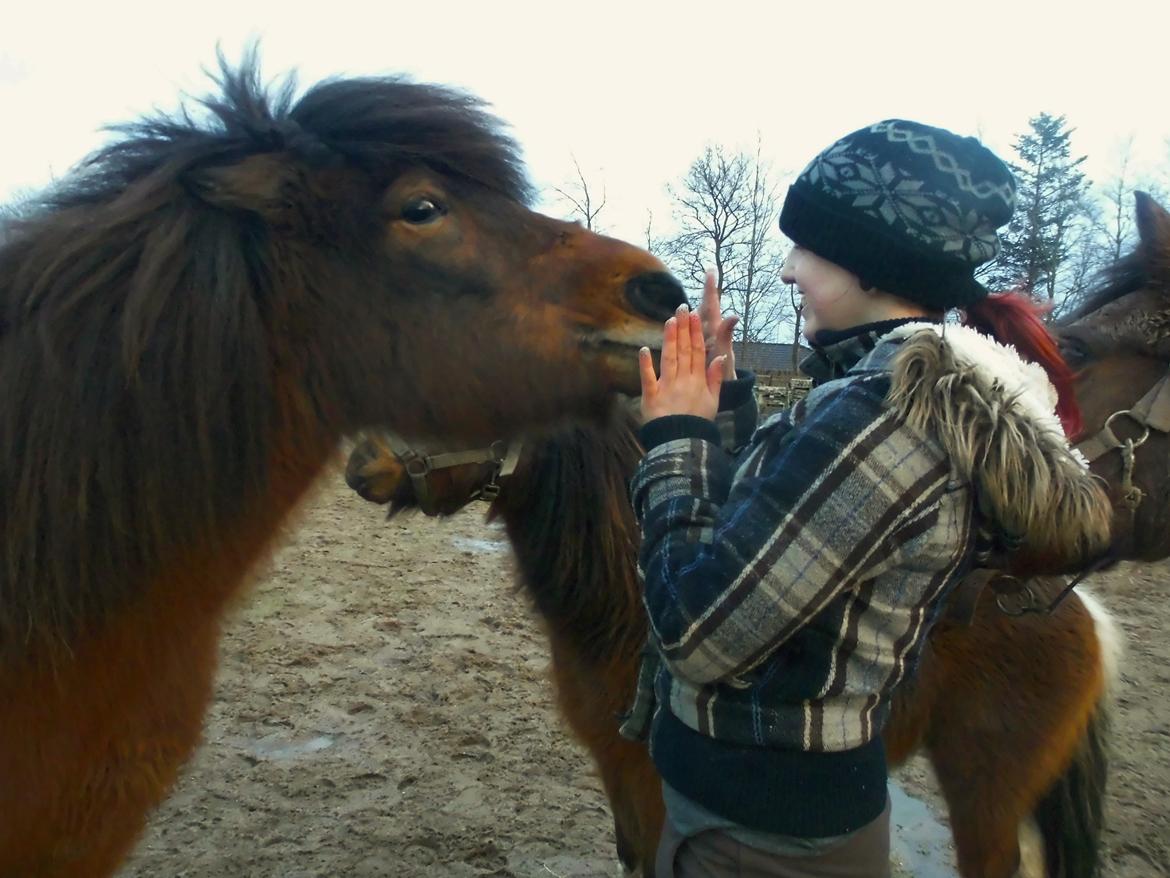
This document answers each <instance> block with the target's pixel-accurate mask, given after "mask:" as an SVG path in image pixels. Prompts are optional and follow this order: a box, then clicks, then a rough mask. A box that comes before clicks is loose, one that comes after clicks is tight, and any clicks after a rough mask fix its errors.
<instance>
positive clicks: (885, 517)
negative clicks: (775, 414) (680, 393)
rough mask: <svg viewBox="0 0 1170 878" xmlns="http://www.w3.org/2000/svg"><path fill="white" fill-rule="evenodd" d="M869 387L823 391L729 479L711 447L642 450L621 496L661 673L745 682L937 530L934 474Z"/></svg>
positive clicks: (762, 440) (722, 456)
mask: <svg viewBox="0 0 1170 878" xmlns="http://www.w3.org/2000/svg"><path fill="white" fill-rule="evenodd" d="M879 383H881V382H879ZM881 384H882V386H876V387H875V386H874V382H872V381H867V380H858V381H851V382H848V383H844V382H842V384H841V386H840V387H837V388H834V387H831V386H826V387H825V388H824V390H825V392H824V393H823V394H822V395H821V398H820V399H819V401H818V402H817V404H816V405H815V407H813V409H812V410H811V411H810V412H809V413H808V415H807V416H806V417H804V418H803V419H802V420H800V421H799V422H798V423H796V424H795V425H794V424H793V423H792V422H791V421H790V420H788V419H781V420H780V421H779V422H778V423H776V424H774V425H772V428H771V429H768V428H765V429H763V430H761V431H760V433H759V434H757V438H756V440H755V442H754V444H753V446H752V447H751V448H750V449H749V450H748V452H747V454H746V458H745V460H744V462H743V464H742V465H741V466H740V467H739V470H738V472H735V473H733V470H732V461H731V459H730V458H729V457H728V456H727V454H726V453H725V452H723V451H722V450H721V449H720V448H719V447H718V446H717V445H716V444H715V442H714V441H712V439H711V437H710V436H708V437H707V438H702V437H700V436H697V435H692V436H686V435H674V436H671V437H670V438H666V439H665V440H664V441H662V442H661V443H659V444H655V445H653V447H650V448H649V451H648V453H647V455H646V457H645V459H644V460H643V461H642V463H641V465H640V466H639V468H638V470H637V472H636V473H635V476H634V479H633V482H632V485H631V493H632V497H633V501H634V508H635V511H636V513H637V515H638V518H639V521H640V523H641V525H642V532H643V537H642V547H641V552H640V555H639V562H640V566H641V569H642V572H643V576H644V580H645V595H644V600H645V604H646V609H647V611H648V614H649V617H650V624H651V630H652V633H653V635H654V637H655V639H656V641H657V642H658V645H659V649H660V652H661V654H662V657H663V659H664V660H665V661H666V662H667V664H668V665H669V666H670V668H671V670H672V672H673V673H675V674H677V675H680V676H682V677H685V678H687V679H689V680H692V681H694V682H697V683H710V682H714V681H718V680H725V679H728V678H733V677H736V676H739V675H741V674H743V673H745V672H747V671H749V670H750V669H751V668H753V667H755V666H756V665H757V664H759V663H760V662H761V661H763V660H764V659H765V658H767V657H768V655H770V654H771V653H772V652H773V651H775V649H777V648H778V647H779V646H780V645H781V644H783V643H784V642H785V641H786V640H787V639H788V638H790V637H791V636H792V635H793V634H794V633H795V632H797V631H799V630H800V629H801V628H802V627H803V626H804V625H806V624H807V623H808V622H809V620H810V619H812V618H813V617H815V616H816V615H817V613H819V612H820V611H821V610H822V609H823V608H824V607H825V606H826V605H827V604H828V603H829V602H830V601H831V600H832V599H833V598H834V597H835V596H837V595H838V594H840V593H841V592H842V591H844V590H849V589H853V588H855V587H857V586H858V585H859V584H860V583H862V582H864V581H866V580H867V579H870V578H872V577H874V576H877V575H878V574H879V573H880V572H882V571H883V570H885V569H888V568H889V567H891V566H893V565H896V564H897V563H899V561H900V559H901V557H902V553H903V552H904V551H905V550H906V547H907V546H908V544H910V543H911V542H913V541H914V540H915V538H916V537H918V536H921V535H922V534H923V533H925V532H926V531H927V530H929V528H930V527H931V525H932V524H933V522H934V521H935V520H937V514H938V506H939V498H940V497H941V495H942V493H943V491H944V490H945V487H946V484H947V482H948V479H949V466H948V464H947V461H946V459H945V458H944V457H943V456H942V454H941V452H939V451H937V449H934V448H933V447H930V446H927V445H926V443H924V441H923V440H922V439H921V438H920V437H918V436H916V435H915V434H913V433H912V432H911V431H910V430H909V428H907V427H906V426H905V425H904V424H902V423H901V422H900V421H898V420H897V418H896V417H895V416H894V414H893V412H891V411H890V410H888V409H887V408H886V407H885V406H884V405H883V399H884V392H883V391H884V383H881ZM662 420H667V419H662ZM652 423H653V422H652ZM708 423H709V422H708ZM647 426H649V425H647ZM733 476H734V477H733Z"/></svg>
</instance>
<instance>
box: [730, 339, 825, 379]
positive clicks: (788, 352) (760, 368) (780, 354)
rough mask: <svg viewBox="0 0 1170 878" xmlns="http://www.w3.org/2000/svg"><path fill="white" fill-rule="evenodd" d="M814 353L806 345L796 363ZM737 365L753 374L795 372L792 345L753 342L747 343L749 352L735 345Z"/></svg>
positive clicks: (737, 344) (802, 347)
mask: <svg viewBox="0 0 1170 878" xmlns="http://www.w3.org/2000/svg"><path fill="white" fill-rule="evenodd" d="M810 353H812V351H811V350H810V349H809V348H808V347H806V346H805V345H803V344H802V345H801V346H800V350H799V351H798V352H797V354H796V362H798V363H799V362H800V361H801V360H803V359H804V358H805V357H806V356H808V355H809V354H810ZM735 365H736V366H738V367H739V368H741V369H748V370H749V371H752V372H794V371H796V370H795V369H794V368H793V365H792V345H790V344H786V343H783V342H771V341H752V342H748V343H747V350H742V349H741V347H740V343H739V342H736V344H735Z"/></svg>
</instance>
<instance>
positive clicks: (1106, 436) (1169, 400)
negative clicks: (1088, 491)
mask: <svg viewBox="0 0 1170 878" xmlns="http://www.w3.org/2000/svg"><path fill="white" fill-rule="evenodd" d="M1121 418H1128V419H1129V420H1131V421H1133V422H1134V423H1135V424H1137V425H1138V427H1139V428H1140V432H1139V433H1138V435H1137V436H1136V437H1130V438H1128V439H1119V438H1118V437H1117V434H1116V433H1115V432H1114V429H1113V427H1114V423H1115V422H1117V421H1119V420H1120V419H1121ZM1151 430H1154V431H1157V432H1159V433H1170V369H1167V372H1166V374H1165V375H1163V376H1162V377H1161V378H1159V379H1158V380H1157V381H1156V382H1154V386H1153V387H1151V388H1150V389H1149V390H1147V391H1146V394H1145V395H1144V396H1143V397H1142V398H1141V399H1139V400H1138V401H1137V402H1135V403H1134V404H1133V405H1132V406H1131V407H1130V408H1128V409H1121V410H1119V411H1116V412H1114V413H1113V414H1111V415H1110V416H1109V417H1108V418H1106V419H1105V423H1104V425H1103V426H1102V427H1101V429H1100V430H1098V431H1097V432H1096V433H1094V434H1093V435H1092V436H1090V437H1089V438H1087V439H1082V440H1081V441H1080V442H1078V443H1077V444H1076V445H1075V446H1074V447H1075V448H1076V450H1077V451H1079V452H1080V453H1081V454H1082V455H1083V456H1084V458H1085V460H1086V461H1088V462H1089V463H1092V462H1093V461H1095V460H1097V459H1098V458H1101V457H1104V456H1105V455H1106V454H1108V453H1109V452H1110V451H1120V452H1121V506H1122V508H1124V509H1125V510H1126V511H1127V512H1128V513H1129V519H1130V527H1131V528H1132V527H1133V525H1134V519H1135V518H1136V516H1137V510H1138V507H1139V506H1140V505H1141V502H1142V500H1144V499H1145V496H1146V495H1145V492H1144V491H1143V490H1142V489H1141V488H1139V487H1138V486H1137V485H1135V484H1134V483H1133V471H1134V466H1135V465H1136V463H1137V455H1136V450H1137V449H1138V448H1140V447H1141V446H1142V445H1143V444H1144V443H1145V441H1146V440H1147V439H1149V438H1150V431H1151ZM1117 560H1119V558H1118V557H1117V556H1116V554H1115V552H1114V550H1113V549H1110V550H1109V551H1108V552H1106V553H1105V555H1104V556H1103V557H1101V558H1098V559H1097V560H1096V561H1094V562H1093V563H1092V564H1090V565H1089V566H1088V567H1087V568H1085V569H1084V570H1083V571H1081V572H1080V573H1078V574H1077V575H1076V576H1074V577H1073V578H1072V579H1071V580H1069V582H1068V584H1067V585H1065V587H1064V588H1063V589H1061V591H1060V593H1059V594H1058V595H1057V596H1056V597H1055V598H1053V599H1052V600H1051V601H1050V602H1048V603H1046V604H1045V603H1041V602H1040V601H1038V600H1037V598H1036V595H1035V593H1034V592H1033V591H1032V589H1031V587H1030V586H1029V585H1028V584H1027V583H1024V582H1020V581H1019V580H1018V579H1016V578H1015V577H1014V576H1010V575H1002V574H1000V575H999V576H997V577H984V579H985V581H986V579H987V578H991V579H995V580H997V588H996V592H997V594H996V598H995V601H996V604H998V606H999V608H1000V609H1001V610H1003V612H1005V613H1007V614H1008V615H1009V616H1024V615H1027V614H1029V613H1050V612H1052V611H1053V610H1055V609H1056V608H1057V607H1058V606H1059V605H1060V603H1061V601H1063V600H1064V599H1065V598H1066V597H1068V595H1069V593H1070V592H1072V590H1073V589H1074V588H1076V587H1077V586H1078V585H1080V583H1081V582H1082V581H1083V580H1084V579H1085V577H1087V576H1088V575H1089V574H1091V573H1096V572H1097V571H1098V570H1100V569H1102V568H1103V567H1107V566H1108V565H1109V564H1111V563H1113V562H1114V561H1117ZM1008 583H1011V584H1013V585H1014V587H1012V586H1011V585H1008Z"/></svg>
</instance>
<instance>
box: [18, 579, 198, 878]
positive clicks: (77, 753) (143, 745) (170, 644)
mask: <svg viewBox="0 0 1170 878" xmlns="http://www.w3.org/2000/svg"><path fill="white" fill-rule="evenodd" d="M193 610H194V608H192V607H191V606H190V605H189V604H188V603H186V602H184V601H182V600H176V601H174V603H173V605H172V606H170V607H167V606H160V605H159V602H158V601H157V600H147V601H144V602H143V603H142V604H140V605H139V606H137V607H133V608H126V609H125V611H124V612H123V613H121V614H120V615H119V616H118V617H117V618H115V619H113V620H111V621H110V622H109V623H108V624H106V625H105V626H104V627H103V629H102V630H101V631H100V632H98V633H95V634H94V635H93V636H91V637H88V638H86V639H83V640H81V641H80V642H78V643H77V644H76V645H75V646H74V648H73V650H72V652H71V654H68V655H66V654H60V655H58V656H56V657H54V659H53V660H52V661H53V665H52V666H51V667H48V666H44V667H42V669H41V670H39V671H36V672H33V671H26V672H24V673H20V672H17V671H16V670H13V669H11V668H10V669H7V670H6V671H5V672H4V674H3V676H2V677H0V693H2V694H0V705H2V707H0V711H2V714H3V718H4V720H3V722H0V777H3V778H4V782H3V784H0V814H2V815H3V818H2V819H0V875H4V876H8V875H21V876H36V878H101V876H107V875H110V874H112V873H113V872H114V870H115V869H116V868H117V866H118V865H119V864H120V863H121V861H122V860H123V858H124V857H125V856H126V855H127V853H128V852H129V850H130V848H131V847H132V846H133V844H134V842H135V841H136V840H137V838H138V836H139V835H140V834H141V832H142V829H143V827H144V825H145V822H146V815H147V814H148V813H149V811H150V809H151V808H153V807H154V806H156V805H157V804H158V803H159V802H160V801H161V800H162V798H163V797H164V796H165V794H166V793H167V791H168V790H169V789H170V787H171V785H172V784H173V783H174V781H175V778H176V777H177V776H178V772H179V769H180V768H181V766H182V764H183V763H184V761H185V760H186V759H187V757H188V756H189V755H190V753H191V752H192V750H193V749H194V748H195V746H196V744H197V743H198V741H199V737H200V732H201V727H202V718H203V713H204V709H205V707H206V705H207V703H208V701H209V699H210V697H211V691H212V676H213V672H214V667H215V655H216V652H215V645H216V634H217V625H216V622H215V618H214V616H212V615H210V614H207V613H203V614H201V613H198V612H194V611H193ZM46 661H47V658H46Z"/></svg>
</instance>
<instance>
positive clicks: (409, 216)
mask: <svg viewBox="0 0 1170 878" xmlns="http://www.w3.org/2000/svg"><path fill="white" fill-rule="evenodd" d="M444 213H445V211H444V210H443V208H441V207H440V206H439V205H438V204H436V203H435V201H434V199H431V198H426V197H422V196H420V197H418V198H412V199H411V200H410V201H408V202H406V204H405V205H404V206H403V208H402V218H403V219H404V220H406V221H407V222H408V223H413V224H414V225H424V224H425V223H430V222H434V221H435V220H437V219H438V218H439V217H441V216H442V215H443V214H444Z"/></svg>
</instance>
